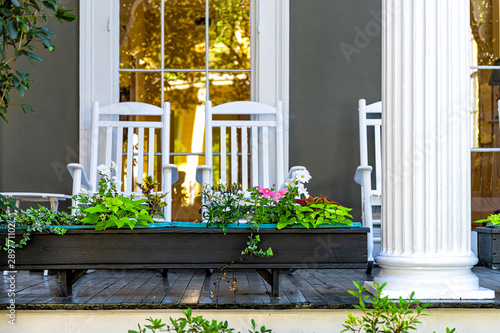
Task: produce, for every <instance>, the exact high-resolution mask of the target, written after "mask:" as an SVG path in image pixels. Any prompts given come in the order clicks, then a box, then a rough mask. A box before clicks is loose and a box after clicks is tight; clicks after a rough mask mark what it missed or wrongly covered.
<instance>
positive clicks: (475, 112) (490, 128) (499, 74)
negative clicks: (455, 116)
mask: <svg viewBox="0 0 500 333" xmlns="http://www.w3.org/2000/svg"><path fill="white" fill-rule="evenodd" d="M471 93H472V97H473V98H472V101H473V104H472V147H473V148H500V135H499V134H500V133H499V119H498V99H499V98H500V69H499V70H473V71H472V73H471Z"/></svg>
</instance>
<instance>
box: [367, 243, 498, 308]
mask: <svg viewBox="0 0 500 333" xmlns="http://www.w3.org/2000/svg"><path fill="white" fill-rule="evenodd" d="M375 260H376V261H377V263H378V265H379V266H380V267H381V270H380V272H379V273H378V274H377V276H375V278H374V281H368V282H365V288H366V289H368V291H369V292H370V293H372V294H376V289H375V288H374V286H373V283H374V282H378V283H379V284H380V285H382V284H383V283H387V285H386V286H385V288H384V290H383V292H382V296H384V297H385V296H388V297H389V298H391V299H397V298H399V297H403V298H408V297H409V296H410V294H411V292H415V296H414V298H415V299H418V300H432V299H441V300H444V299H449V300H458V299H475V300H480V299H494V298H495V292H494V291H493V290H489V289H486V288H482V287H479V278H478V277H477V276H476V275H475V274H474V273H472V270H471V269H472V267H473V266H474V265H475V264H476V263H477V258H476V257H475V256H474V255H473V254H472V253H471V254H470V255H466V256H457V255H450V256H446V255H443V254H442V253H441V254H440V255H439V254H436V253H433V254H428V255H423V256H419V255H392V254H391V255H388V254H383V253H381V254H379V255H378V256H377V257H376V258H375Z"/></svg>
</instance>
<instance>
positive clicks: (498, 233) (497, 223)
mask: <svg viewBox="0 0 500 333" xmlns="http://www.w3.org/2000/svg"><path fill="white" fill-rule="evenodd" d="M474 223H482V225H483V226H481V227H477V228H476V232H477V257H478V259H479V262H480V263H482V264H484V265H486V266H487V267H489V268H492V269H499V268H500V211H495V212H494V213H493V214H491V215H490V216H488V217H487V218H485V219H481V220H477V221H474Z"/></svg>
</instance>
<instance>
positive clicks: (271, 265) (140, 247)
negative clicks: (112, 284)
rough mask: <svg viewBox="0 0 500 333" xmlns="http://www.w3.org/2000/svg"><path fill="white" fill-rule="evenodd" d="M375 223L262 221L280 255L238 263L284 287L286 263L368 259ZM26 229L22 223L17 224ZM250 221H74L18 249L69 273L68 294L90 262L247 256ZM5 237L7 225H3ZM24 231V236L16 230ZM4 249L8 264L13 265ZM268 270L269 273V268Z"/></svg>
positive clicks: (27, 258) (212, 260) (127, 264)
mask: <svg viewBox="0 0 500 333" xmlns="http://www.w3.org/2000/svg"><path fill="white" fill-rule="evenodd" d="M368 231H369V229H367V228H353V227H347V228H331V229H330V228H329V229H327V228H322V229H309V230H308V229H283V230H277V229H261V230H260V231H259V234H260V237H261V240H262V242H261V243H259V245H260V247H262V248H264V249H267V248H268V247H271V248H272V249H273V252H274V256H272V257H270V258H260V257H257V256H250V255H245V256H243V257H242V259H243V260H242V261H237V262H235V263H233V264H231V267H234V268H253V269H257V270H258V271H259V273H261V275H263V276H264V278H265V279H266V281H268V282H269V283H270V284H271V285H272V286H273V294H274V295H277V294H278V290H279V288H278V287H277V286H278V285H277V283H278V281H279V269H297V268H338V267H359V266H362V265H366V260H367V246H366V234H367V232H368ZM17 233H22V231H17ZM249 234H250V231H249V229H246V228H245V229H241V228H239V229H229V230H228V232H227V235H224V234H223V233H222V231H221V230H220V229H208V228H206V227H157V226H155V227H152V228H143V229H134V230H130V229H109V230H104V231H95V230H93V229H87V228H81V229H75V228H72V229H69V230H68V231H67V232H66V234H65V235H62V236H61V235H56V234H50V233H42V234H40V233H37V234H32V236H31V240H30V241H29V242H28V245H27V246H25V247H24V248H22V249H17V250H16V254H15V269H16V270H22V269H51V270H59V271H60V274H61V294H62V295H64V296H65V295H69V294H71V286H72V283H74V282H75V281H76V280H77V279H78V277H79V276H81V274H83V273H82V271H83V272H85V270H87V269H127V268H129V269H138V268H160V269H168V268H207V269H211V268H219V267H221V266H223V265H225V264H227V263H229V262H231V261H233V260H235V259H237V258H239V257H241V254H240V253H241V250H242V249H243V248H244V247H245V245H246V242H247V240H248V236H249ZM0 236H1V237H2V238H5V237H6V232H5V231H2V233H0ZM16 238H17V237H16ZM7 262H8V258H7V253H6V252H5V251H0V269H2V270H7V269H10V268H9V267H8V265H7ZM266 272H267V274H266Z"/></svg>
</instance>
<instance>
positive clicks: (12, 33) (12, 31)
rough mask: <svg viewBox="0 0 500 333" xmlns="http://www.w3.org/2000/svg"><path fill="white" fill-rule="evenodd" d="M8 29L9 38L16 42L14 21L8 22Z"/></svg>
mask: <svg viewBox="0 0 500 333" xmlns="http://www.w3.org/2000/svg"><path fill="white" fill-rule="evenodd" d="M6 28H7V34H8V35H9V38H10V39H14V40H15V39H16V38H17V27H16V22H15V21H14V20H10V21H7V24H6Z"/></svg>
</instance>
